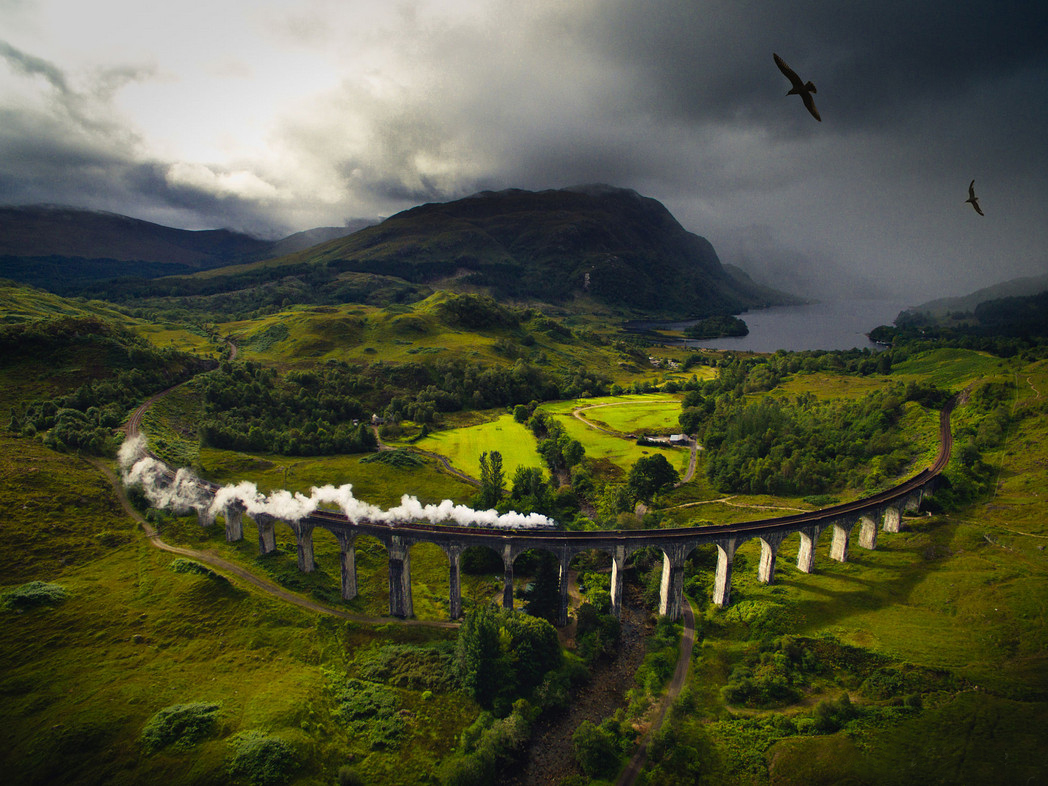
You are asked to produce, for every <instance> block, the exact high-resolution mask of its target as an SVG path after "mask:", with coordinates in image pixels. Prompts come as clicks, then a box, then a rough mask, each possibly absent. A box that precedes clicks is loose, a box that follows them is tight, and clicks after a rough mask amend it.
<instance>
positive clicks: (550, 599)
mask: <svg viewBox="0 0 1048 786" xmlns="http://www.w3.org/2000/svg"><path fill="white" fill-rule="evenodd" d="M537 562H538V566H537V567H536V570H535V576H534V577H533V579H532V581H531V587H530V589H528V590H526V591H525V592H524V593H522V595H523V597H524V613H525V614H530V615H531V616H532V617H541V618H542V619H544V620H546V621H547V622H549V623H551V624H554V625H556V624H557V613H558V612H559V610H560V564H559V563H558V562H557V558H556V557H555V556H554V555H553V554H551V553H550V552H548V551H543V552H539V554H538V555H537Z"/></svg>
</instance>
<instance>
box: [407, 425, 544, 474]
mask: <svg viewBox="0 0 1048 786" xmlns="http://www.w3.org/2000/svg"><path fill="white" fill-rule="evenodd" d="M537 446H538V443H537V442H536V440H535V437H534V435H533V434H532V433H531V432H530V431H529V430H528V429H527V427H525V426H524V425H523V424H521V423H517V422H516V421H515V420H514V419H513V416H512V415H510V414H504V415H501V416H500V417H498V418H497V419H495V420H492V421H488V422H486V423H481V424H478V425H475V426H468V427H465V428H457V429H451V430H447V431H443V430H442V431H436V432H434V433H432V434H430V435H429V436H428V437H424V438H423V439H421V440H419V441H418V442H417V443H416V447H418V448H419V449H420V450H425V451H430V452H433V453H439V454H440V455H442V456H445V457H446V458H448V460H450V461H451V463H452V465H453V466H455V467H456V468H457V469H460V470H462V471H463V472H465V473H466V474H467V475H469V476H471V477H474V478H479V477H480V454H481V453H491V452H493V451H498V452H499V453H501V454H502V466H503V471H504V472H505V475H506V480H507V481H509V480H511V479H512V478H513V473H514V472H515V471H516V469H517V467H542V466H543V463H542V459H541V457H540V456H539V454H538V451H537Z"/></svg>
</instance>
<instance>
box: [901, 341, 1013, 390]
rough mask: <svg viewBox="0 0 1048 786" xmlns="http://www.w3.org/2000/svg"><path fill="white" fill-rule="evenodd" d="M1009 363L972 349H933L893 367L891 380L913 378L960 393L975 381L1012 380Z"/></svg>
mask: <svg viewBox="0 0 1048 786" xmlns="http://www.w3.org/2000/svg"><path fill="white" fill-rule="evenodd" d="M1009 368H1010V365H1009V361H1007V360H1004V359H1002V358H998V357H995V356H994V355H990V354H989V353H986V352H976V351H975V350H970V349H953V348H950V349H933V350H927V351H924V352H920V353H918V354H915V355H913V356H912V357H910V358H909V359H907V360H905V361H902V362H901V363H896V364H894V365H893V366H892V377H893V378H899V379H903V380H905V379H907V378H912V379H916V380H919V381H921V382H924V383H926V384H931V385H934V386H936V387H939V388H943V389H945V390H954V391H959V390H961V389H962V388H964V387H965V386H966V385H968V384H970V383H971V382H974V381H986V380H987V379H989V378H991V377H995V376H1001V377H1010V376H1011V374H1010V372H1009Z"/></svg>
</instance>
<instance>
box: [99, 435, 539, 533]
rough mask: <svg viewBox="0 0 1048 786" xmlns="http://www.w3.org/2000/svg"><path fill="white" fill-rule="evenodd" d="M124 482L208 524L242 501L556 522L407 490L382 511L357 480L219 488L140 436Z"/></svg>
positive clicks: (407, 519)
mask: <svg viewBox="0 0 1048 786" xmlns="http://www.w3.org/2000/svg"><path fill="white" fill-rule="evenodd" d="M117 458H118V460H119V462H120V468H121V471H122V473H123V479H124V485H125V486H137V487H139V488H141V489H142V492H143V493H144V494H145V496H146V499H148V500H149V502H150V504H151V505H153V507H156V508H163V509H167V510H171V511H173V512H174V513H176V514H185V513H188V512H189V511H191V510H195V511H196V512H197V514H198V515H199V516H200V519H201V522H203V523H205V524H210V523H211V522H212V521H214V520H215V516H216V515H218V514H219V513H224V512H225V510H226V508H227V507H228V506H229V505H231V504H239V505H240V506H241V507H243V509H244V511H245V512H246V513H247V514H248V515H249V516H252V517H254V516H257V515H259V514H266V515H269V516H272V517H273V518H276V519H280V520H281V521H300V520H302V519H304V518H305V517H307V516H309V515H310V514H312V513H313V512H315V511H316V510H318V509H321V506H322V505H323V506H328V507H327V509H330V508H331V507H332V506H333V507H334V508H336V509H337V510H338V512H340V513H342V514H343V515H345V516H346V518H347V519H349V521H350V522H351V523H354V524H357V523H381V524H389V525H397V524H410V523H413V522H425V523H428V524H454V525H457V526H460V527H485V528H497V529H534V528H550V527H553V526H554V521H553V520H552V519H550V518H549V517H548V516H543V515H541V514H539V513H518V512H516V511H512V510H511V511H509V512H508V513H499V512H498V511H497V510H493V509H491V510H474V509H473V508H471V507H469V506H468V505H458V504H456V503H454V502H452V501H451V500H450V499H446V500H444V501H442V502H440V503H439V504H437V505H432V504H428V505H423V504H422V503H421V502H419V500H418V498H416V497H413V496H411V495H410V494H404V495H403V496H401V498H400V504H399V505H397V506H395V507H392V508H389V509H388V510H383V509H382V508H380V507H378V506H377V505H372V504H371V503H370V502H364V501H363V500H360V499H357V498H356V497H355V496H354V495H353V484H351V483H346V484H344V485H341V486H333V485H330V484H329V485H325V486H320V487H317V486H314V487H312V488H311V489H310V494H309V496H308V497H307V496H306V495H305V494H302V493H301V492H298V491H296V492H290V491H286V490H285V489H279V490H277V491H271V492H270V493H269V494H263V493H262V492H260V491H259V490H258V486H256V485H255V484H254V483H252V482H250V481H247V480H243V481H241V482H239V483H235V484H228V485H226V486H222V487H221V488H219V489H217V490H215V488H214V487H213V486H212V484H210V483H207V482H206V481H203V480H201V479H200V478H199V477H197V476H196V475H195V474H194V473H193V472H192V471H190V470H189V469H187V468H185V467H182V468H181V469H179V470H178V471H177V472H175V471H172V470H171V468H170V467H168V466H167V465H166V464H164V463H163V462H162V461H159V460H157V459H156V458H154V457H153V456H150V455H149V454H148V452H147V450H146V440H145V437H143V436H142V435H138V436H135V437H132V438H129V439H127V440H125V441H124V444H123V445H121V446H120V451H119V453H118V454H117Z"/></svg>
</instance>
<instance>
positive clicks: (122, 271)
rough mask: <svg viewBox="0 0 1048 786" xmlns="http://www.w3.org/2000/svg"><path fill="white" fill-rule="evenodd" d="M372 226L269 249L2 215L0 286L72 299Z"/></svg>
mask: <svg viewBox="0 0 1048 786" xmlns="http://www.w3.org/2000/svg"><path fill="white" fill-rule="evenodd" d="M368 223H370V222H367V221H360V222H358V225H357V226H355V227H354V226H346V227H324V228H321V229H315V230H307V231H306V232H299V233H297V234H295V235H291V236H290V237H287V238H284V239H283V240H278V241H270V240H262V239H259V238H256V237H251V236H250V235H245V234H243V233H240V232H233V231H231V230H228V229H211V230H202V231H191V230H186V229H175V228H172V227H166V226H162V225H160V224H153V223H151V222H149V221H141V220H139V219H136V218H130V217H128V216H122V215H117V214H116V213H106V212H101V211H93V210H81V209H78V208H72V207H63V206H56V205H30V206H20V207H0V278H9V279H13V280H15V281H21V282H25V283H29V284H33V285H35V286H41V287H44V288H48V289H54V290H56V291H64V292H68V291H71V290H73V289H75V288H76V287H77V286H79V285H82V284H83V283H85V282H90V281H96V280H99V279H108V278H117V277H122V276H140V277H144V278H152V277H155V276H161V275H173V274H179V273H192V272H194V271H196V270H205V269H210V268H215V267H222V266H225V265H230V264H235V263H243V262H253V261H257V260H260V259H267V258H270V257H274V256H282V255H284V254H289V253H293V252H295V251H300V250H302V249H304V248H308V247H309V246H310V245H315V244H316V243H320V242H324V241H327V240H331V239H332V238H334V237H341V236H343V235H346V234H348V233H350V232H352V231H354V229H357V228H360V227H361V226H365V225H367V224H368Z"/></svg>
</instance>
